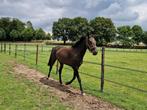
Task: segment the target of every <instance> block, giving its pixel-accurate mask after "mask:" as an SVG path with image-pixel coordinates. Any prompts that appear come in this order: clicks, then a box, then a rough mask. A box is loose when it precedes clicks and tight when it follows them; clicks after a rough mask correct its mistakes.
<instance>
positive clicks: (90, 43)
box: [86, 37, 98, 55]
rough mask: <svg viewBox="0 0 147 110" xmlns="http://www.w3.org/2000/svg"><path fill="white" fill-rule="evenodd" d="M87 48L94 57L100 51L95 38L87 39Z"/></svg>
mask: <svg viewBox="0 0 147 110" xmlns="http://www.w3.org/2000/svg"><path fill="white" fill-rule="evenodd" d="M86 46H87V48H88V49H89V51H90V52H92V53H93V55H97V53H98V51H97V46H96V41H95V39H94V37H87V38H86Z"/></svg>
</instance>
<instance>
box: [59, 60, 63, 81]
mask: <svg viewBox="0 0 147 110" xmlns="http://www.w3.org/2000/svg"><path fill="white" fill-rule="evenodd" d="M62 68H63V63H60V68H59V82H60V84H62V77H61V74H62Z"/></svg>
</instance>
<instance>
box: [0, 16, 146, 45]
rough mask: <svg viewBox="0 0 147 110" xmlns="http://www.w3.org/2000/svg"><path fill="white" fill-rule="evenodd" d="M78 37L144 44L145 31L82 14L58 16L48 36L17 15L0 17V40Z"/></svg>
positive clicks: (98, 41) (106, 42) (123, 43)
mask: <svg viewBox="0 0 147 110" xmlns="http://www.w3.org/2000/svg"><path fill="white" fill-rule="evenodd" d="M82 36H94V37H95V39H96V41H97V45H107V44H109V43H114V44H115V45H122V46H127V47H129V46H133V45H138V44H139V43H140V42H143V43H144V44H147V32H146V31H143V29H142V27H141V26H139V25H134V26H132V27H131V26H129V25H125V26H119V27H116V26H115V25H114V23H113V22H112V20H111V19H110V18H104V17H95V18H94V19H91V20H88V19H87V18H84V17H75V18H59V19H58V21H55V22H53V26H52V36H51V35H50V33H45V32H44V30H43V29H42V28H38V29H34V27H33V25H32V23H31V21H27V22H26V23H24V22H22V21H20V20H19V19H17V18H9V17H2V18H0V41H31V40H46V39H47V40H48V39H51V38H53V39H61V40H63V41H64V43H66V41H67V40H70V41H76V40H78V39H79V38H80V37H82Z"/></svg>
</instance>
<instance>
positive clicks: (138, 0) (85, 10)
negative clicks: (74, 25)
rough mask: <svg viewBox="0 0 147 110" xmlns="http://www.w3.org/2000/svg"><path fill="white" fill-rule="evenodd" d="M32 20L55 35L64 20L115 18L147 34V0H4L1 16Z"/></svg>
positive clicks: (115, 20)
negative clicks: (54, 28)
mask: <svg viewBox="0 0 147 110" xmlns="http://www.w3.org/2000/svg"><path fill="white" fill-rule="evenodd" d="M7 16H8V17H14V18H19V19H21V20H22V21H24V22H26V21H28V20H30V21H31V22H32V23H33V25H34V26H35V27H36V28H39V27H41V28H43V29H45V30H46V31H49V32H51V28H52V23H53V21H56V20H58V18H62V17H69V18H73V17H77V16H82V17H86V18H88V19H93V18H95V17H97V16H103V17H108V18H111V19H112V21H113V22H114V24H115V25H116V26H121V25H131V26H132V25H135V24H137V25H141V26H142V27H143V29H144V30H145V31H147V0H0V17H7Z"/></svg>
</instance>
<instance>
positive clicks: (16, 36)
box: [10, 30, 20, 41]
mask: <svg viewBox="0 0 147 110" xmlns="http://www.w3.org/2000/svg"><path fill="white" fill-rule="evenodd" d="M10 37H11V40H12V41H18V40H19V39H20V33H19V31H17V30H12V31H11V32H10Z"/></svg>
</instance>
